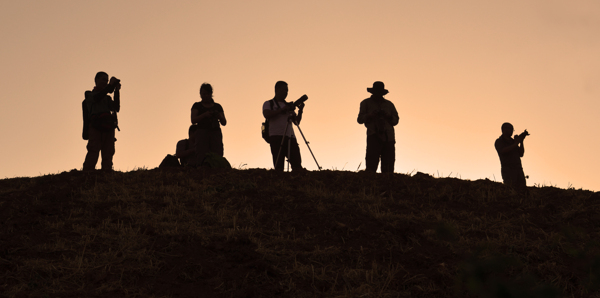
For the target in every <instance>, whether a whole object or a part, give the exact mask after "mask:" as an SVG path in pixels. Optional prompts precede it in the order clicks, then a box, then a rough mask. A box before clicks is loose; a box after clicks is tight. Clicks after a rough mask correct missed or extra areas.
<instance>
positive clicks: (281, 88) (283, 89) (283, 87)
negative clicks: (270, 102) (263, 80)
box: [275, 81, 288, 100]
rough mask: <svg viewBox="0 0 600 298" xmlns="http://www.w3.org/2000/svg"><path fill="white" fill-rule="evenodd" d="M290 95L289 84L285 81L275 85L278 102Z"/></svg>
mask: <svg viewBox="0 0 600 298" xmlns="http://www.w3.org/2000/svg"><path fill="white" fill-rule="evenodd" d="M287 95H288V84H287V83H286V82H284V81H278V82H277V83H275V98H276V99H277V100H285V98H286V97H287Z"/></svg>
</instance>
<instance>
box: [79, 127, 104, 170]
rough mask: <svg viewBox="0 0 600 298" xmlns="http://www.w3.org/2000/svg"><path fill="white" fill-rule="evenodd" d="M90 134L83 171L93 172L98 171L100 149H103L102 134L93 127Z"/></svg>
mask: <svg viewBox="0 0 600 298" xmlns="http://www.w3.org/2000/svg"><path fill="white" fill-rule="evenodd" d="M88 132H89V137H88V143H87V146H86V148H87V154H86V155H85V161H84V162H83V170H84V171H93V170H95V169H96V163H98V157H99V156H100V148H102V133H101V132H100V131H98V130H97V129H95V128H93V127H92V126H91V125H90V127H89V130H88Z"/></svg>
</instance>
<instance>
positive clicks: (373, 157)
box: [365, 134, 383, 173]
mask: <svg viewBox="0 0 600 298" xmlns="http://www.w3.org/2000/svg"><path fill="white" fill-rule="evenodd" d="M382 143H383V142H382V141H381V140H380V139H379V138H378V137H377V135H375V134H372V135H369V136H367V154H366V157H365V166H366V169H365V171H367V172H373V173H375V172H377V167H378V166H379V157H380V156H381V149H382V148H383V146H382V145H383V144H382Z"/></svg>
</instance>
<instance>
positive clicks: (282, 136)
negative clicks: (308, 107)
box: [262, 81, 305, 172]
mask: <svg viewBox="0 0 600 298" xmlns="http://www.w3.org/2000/svg"><path fill="white" fill-rule="evenodd" d="M288 91H289V90H288V84H287V83H286V82H284V81H278V82H277V83H275V97H273V99H270V100H267V101H265V103H264V104H263V110H262V111H263V116H264V117H265V118H266V119H268V120H269V144H270V146H271V155H272V156H273V167H274V168H275V171H279V172H283V168H284V157H287V158H288V161H289V162H290V164H291V166H292V171H294V172H296V171H303V170H304V168H302V157H301V156H300V147H298V142H297V140H296V136H295V134H294V128H293V127H292V122H293V123H295V124H296V125H299V124H300V121H301V120H302V113H303V112H304V105H305V104H304V102H302V103H300V104H298V114H296V113H295V112H294V110H295V109H296V106H295V105H294V103H293V102H287V101H285V99H286V98H287V96H288Z"/></svg>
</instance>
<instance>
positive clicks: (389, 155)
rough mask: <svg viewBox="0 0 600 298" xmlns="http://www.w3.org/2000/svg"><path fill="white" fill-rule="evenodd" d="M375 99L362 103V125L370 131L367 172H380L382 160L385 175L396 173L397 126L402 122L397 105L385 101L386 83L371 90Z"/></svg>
mask: <svg viewBox="0 0 600 298" xmlns="http://www.w3.org/2000/svg"><path fill="white" fill-rule="evenodd" d="M367 91H368V92H369V93H371V97H369V98H367V99H365V100H363V101H362V102H361V103H360V111H359V112H358V119H357V121H358V123H359V124H364V125H365V127H367V154H366V157H365V163H366V169H365V171H367V172H376V171H377V166H378V165H379V159H380V158H381V172H382V173H393V172H394V163H395V162H396V133H395V132H394V126H396V125H397V124H398V121H399V120H400V118H399V117H398V112H397V111H396V107H395V106H394V104H393V103H392V102H391V101H389V100H387V99H385V98H383V96H384V95H386V94H388V90H386V89H385V86H384V84H383V82H379V81H377V82H374V83H373V87H372V88H367Z"/></svg>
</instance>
